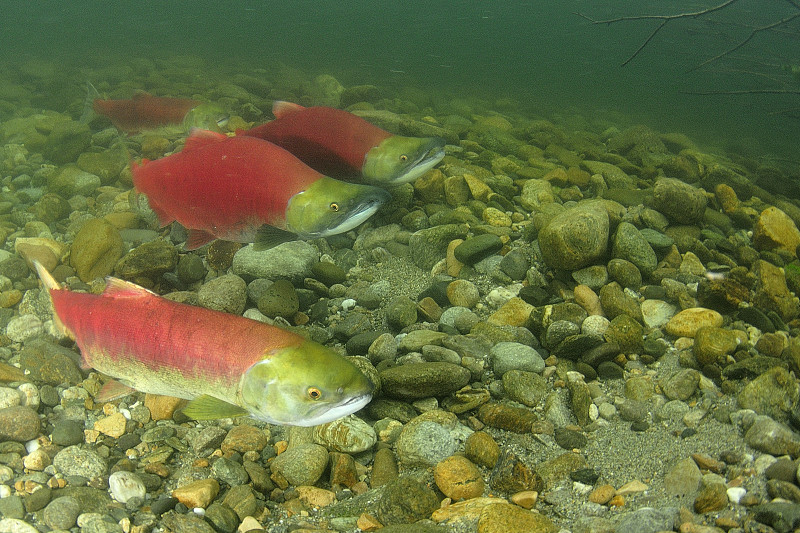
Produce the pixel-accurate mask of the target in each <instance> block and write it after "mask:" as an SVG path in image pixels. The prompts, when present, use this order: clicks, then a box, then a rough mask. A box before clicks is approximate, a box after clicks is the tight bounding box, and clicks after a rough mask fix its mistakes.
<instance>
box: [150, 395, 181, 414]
mask: <svg viewBox="0 0 800 533" xmlns="http://www.w3.org/2000/svg"><path fill="white" fill-rule="evenodd" d="M186 403H187V402H186V400H183V399H181V398H173V397H172V396H161V395H160V394H145V396H144V406H145V407H147V408H148V409H150V417H151V418H152V419H153V420H171V419H172V414H173V413H174V412H175V411H177V410H178V409H180V408H181V407H183V406H184V405H186Z"/></svg>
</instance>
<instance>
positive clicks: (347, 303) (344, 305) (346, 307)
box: [342, 298, 356, 311]
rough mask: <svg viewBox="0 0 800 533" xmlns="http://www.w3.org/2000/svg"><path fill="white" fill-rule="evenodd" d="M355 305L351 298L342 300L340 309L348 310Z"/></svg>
mask: <svg viewBox="0 0 800 533" xmlns="http://www.w3.org/2000/svg"><path fill="white" fill-rule="evenodd" d="M355 306H356V301H355V300H353V299H352V298H346V299H344V300H342V311H349V310H350V309H352V308H354V307H355Z"/></svg>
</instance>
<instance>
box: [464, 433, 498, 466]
mask: <svg viewBox="0 0 800 533" xmlns="http://www.w3.org/2000/svg"><path fill="white" fill-rule="evenodd" d="M464 455H465V456H466V457H467V459H469V460H470V461H472V462H473V463H475V464H477V465H480V466H485V467H486V468H494V465H495V464H497V459H498V458H499V457H500V446H499V445H498V444H497V441H495V440H494V438H493V437H492V436H491V435H489V434H488V433H486V432H485V431H476V432H474V433H473V434H472V435H470V436H469V437H467V440H466V441H465V442H464Z"/></svg>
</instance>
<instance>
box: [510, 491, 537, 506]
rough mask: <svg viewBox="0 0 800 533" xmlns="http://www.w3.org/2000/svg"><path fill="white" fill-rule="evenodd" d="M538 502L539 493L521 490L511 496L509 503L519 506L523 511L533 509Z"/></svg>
mask: <svg viewBox="0 0 800 533" xmlns="http://www.w3.org/2000/svg"><path fill="white" fill-rule="evenodd" d="M538 500H539V493H538V492H536V491H535V490H523V491H521V492H516V493H514V494H512V495H511V503H513V504H515V505H519V506H520V507H522V508H523V509H533V506H534V505H536V502H537V501H538Z"/></svg>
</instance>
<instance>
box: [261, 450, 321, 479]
mask: <svg viewBox="0 0 800 533" xmlns="http://www.w3.org/2000/svg"><path fill="white" fill-rule="evenodd" d="M269 466H270V471H271V472H272V474H273V479H275V476H276V475H277V476H278V477H279V480H280V479H283V480H285V481H286V482H287V483H288V484H289V485H294V486H295V487H298V486H300V485H314V484H315V483H316V482H317V481H318V480H319V478H320V477H321V476H322V474H323V472H324V471H325V468H326V467H327V466H328V451H327V450H326V449H325V448H324V447H322V446H320V445H319V444H312V443H309V444H300V445H298V446H296V447H293V448H289V449H287V450H286V451H285V452H283V453H281V454H280V455H278V456H277V457H276V458H275V459H273V460H272V461H271V462H270V463H269ZM277 482H278V485H279V486H280V482H279V481H277Z"/></svg>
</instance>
